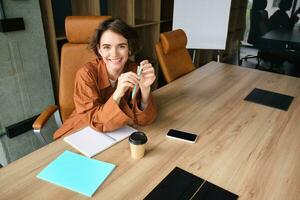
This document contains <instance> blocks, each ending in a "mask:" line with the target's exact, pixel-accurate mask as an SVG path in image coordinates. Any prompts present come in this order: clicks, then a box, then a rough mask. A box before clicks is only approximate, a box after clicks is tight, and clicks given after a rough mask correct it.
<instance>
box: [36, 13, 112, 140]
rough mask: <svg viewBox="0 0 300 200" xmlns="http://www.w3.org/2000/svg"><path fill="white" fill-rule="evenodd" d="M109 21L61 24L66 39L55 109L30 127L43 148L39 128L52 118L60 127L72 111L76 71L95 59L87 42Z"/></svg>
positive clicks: (81, 18)
mask: <svg viewBox="0 0 300 200" xmlns="http://www.w3.org/2000/svg"><path fill="white" fill-rule="evenodd" d="M109 18H111V17H110V16H69V17H67V18H66V20H65V29H66V37H67V40H68V43H65V44H64V45H63V47H62V50H61V63H60V77H59V94H58V101H59V105H58V106H57V105H50V106H48V107H47V108H46V109H45V110H44V111H43V112H42V113H41V115H40V116H39V117H38V118H37V119H36V120H35V122H34V123H33V125H32V127H33V131H34V134H35V135H36V136H37V138H38V139H39V140H40V141H41V142H42V143H43V144H47V142H46V140H45V138H44V137H43V135H42V134H41V133H42V128H43V126H44V125H45V124H46V122H47V121H48V120H49V119H50V117H51V116H53V115H54V117H55V121H56V123H57V125H58V127H60V126H61V124H62V122H64V121H65V120H66V119H67V118H68V116H69V115H70V114H71V113H72V111H73V110H74V107H75V106H74V102H73V91H74V79H75V75H76V72H77V70H78V69H79V67H81V66H83V65H84V64H85V63H87V62H88V61H91V60H93V59H95V58H96V55H95V54H94V53H93V52H92V51H90V50H89V49H88V48H87V46H88V43H89V38H90V37H91V36H92V34H93V33H94V31H95V29H96V28H97V27H98V25H99V24H100V23H101V22H103V21H105V20H107V19H109Z"/></svg>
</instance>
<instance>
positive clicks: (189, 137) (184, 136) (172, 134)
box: [167, 129, 198, 141]
mask: <svg viewBox="0 0 300 200" xmlns="http://www.w3.org/2000/svg"><path fill="white" fill-rule="evenodd" d="M167 136H169V137H174V138H178V139H183V140H188V141H195V140H196V139H197V137H198V135H196V134H192V133H187V132H183V131H178V130H174V129H170V130H169V132H168V133H167Z"/></svg>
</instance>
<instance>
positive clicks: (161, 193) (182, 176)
mask: <svg viewBox="0 0 300 200" xmlns="http://www.w3.org/2000/svg"><path fill="white" fill-rule="evenodd" d="M203 182H204V180H203V179H202V178H199V177H197V176H195V175H193V174H191V173H189V172H186V171H184V170H182V169H180V168H178V167H176V168H175V169H173V170H172V171H171V172H170V174H168V176H167V177H166V178H164V179H163V180H162V181H161V182H160V183H159V185H157V186H156V187H155V188H154V190H153V191H152V192H151V193H150V194H148V196H147V197H146V198H145V199H146V200H150V199H151V200H152V199H153V200H154V199H155V200H165V199H170V200H171V199H178V200H179V199H180V200H185V199H186V200H188V199H190V198H191V197H192V196H193V195H194V194H195V192H196V191H197V190H198V188H199V187H200V186H201V184H202V183H203Z"/></svg>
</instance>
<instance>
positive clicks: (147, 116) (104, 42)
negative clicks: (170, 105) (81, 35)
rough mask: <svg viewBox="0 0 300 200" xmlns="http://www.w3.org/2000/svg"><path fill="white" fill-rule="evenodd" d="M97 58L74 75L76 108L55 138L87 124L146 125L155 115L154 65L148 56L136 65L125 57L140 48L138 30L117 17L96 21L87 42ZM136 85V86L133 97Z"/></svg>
mask: <svg viewBox="0 0 300 200" xmlns="http://www.w3.org/2000/svg"><path fill="white" fill-rule="evenodd" d="M89 46H90V48H91V49H92V50H93V51H94V53H95V54H96V55H97V57H98V58H97V59H96V60H94V61H91V62H89V63H87V64H86V65H84V66H83V67H82V68H80V69H79V70H78V72H77V74H76V78H75V88H74V97H73V98H74V104H75V110H74V111H73V113H72V114H71V116H70V117H69V118H68V119H67V120H66V121H65V122H64V124H63V126H62V127H61V128H60V129H58V130H57V131H56V132H55V133H54V139H57V138H59V137H61V136H63V135H65V134H67V133H71V132H74V131H76V130H79V129H81V128H83V127H85V126H90V127H92V128H94V129H95V130H98V131H101V132H107V131H113V130H115V129H118V128H120V127H122V126H124V125H126V124H128V125H133V124H137V125H147V124H150V123H151V122H152V121H153V120H154V119H155V117H156V107H155V104H154V102H153V98H152V95H151V85H152V84H153V82H154V81H155V78H156V77H155V73H154V69H153V67H152V65H151V63H149V62H148V61H147V60H144V61H142V62H141V63H140V67H141V75H140V76H138V75H137V74H136V72H137V65H136V64H134V63H132V62H131V61H130V60H129V59H128V58H129V56H131V55H134V54H135V53H136V52H137V51H138V50H139V49H140V45H139V42H138V36H137V33H136V32H135V30H134V29H133V28H131V27H130V26H128V25H127V24H126V23H124V22H123V21H121V20H120V19H109V20H106V21H105V22H103V23H102V24H100V25H99V27H98V28H97V30H96V31H95V33H94V36H93V38H92V40H91V42H90V44H89ZM135 86H138V87H137V90H136V92H135V94H134V96H133V97H132V96H131V95H132V91H133V88H134V87H135Z"/></svg>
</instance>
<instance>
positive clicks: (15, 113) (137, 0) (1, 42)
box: [0, 0, 300, 166]
mask: <svg viewBox="0 0 300 200" xmlns="http://www.w3.org/2000/svg"><path fill="white" fill-rule="evenodd" d="M0 2H1V5H0V6H1V7H0V19H1V23H2V22H3V21H6V20H8V19H16V18H22V21H23V22H24V28H22V27H17V28H16V29H15V30H11V31H7V32H5V31H2V32H0V66H1V73H0V93H1V95H0V102H1V104H0V109H1V114H0V164H1V165H3V166H5V165H7V164H9V163H10V162H13V161H14V160H17V159H19V158H21V157H23V156H25V155H26V154H28V153H30V152H32V151H34V150H36V149H38V148H40V147H42V144H40V143H39V141H38V140H37V138H36V137H35V136H34V134H33V131H32V130H28V127H26V125H27V126H28V124H30V122H32V120H33V119H35V118H36V116H37V115H38V114H40V113H41V111H42V110H43V109H44V108H45V107H46V106H48V105H50V104H55V103H56V102H57V94H58V78H59V62H60V56H59V55H60V49H61V47H62V45H63V44H64V43H66V42H67V41H66V37H65V35H64V19H65V17H66V16H68V15H111V16H113V17H119V18H121V19H123V20H124V21H126V22H127V23H128V24H130V25H131V26H133V27H135V29H136V30H137V32H138V34H139V36H140V39H141V42H142V45H143V50H142V51H141V52H140V53H139V54H138V55H136V57H135V58H134V59H136V60H137V61H138V60H140V59H143V58H147V59H149V60H150V61H151V62H152V63H153V65H154V66H155V68H156V72H157V82H156V84H155V87H154V88H153V90H155V89H156V88H159V87H161V86H163V85H164V84H166V83H165V81H164V77H163V75H162V73H161V71H160V69H159V64H158V61H157V59H156V55H155V51H154V44H155V43H156V42H157V41H158V40H159V34H160V33H161V32H166V31H170V30H172V19H173V7H174V0H152V1H148V0H122V1H119V0H52V1H51V0H40V1H36V0H22V1H21V0H2V1H0ZM278 3H279V0H268V5H267V8H266V10H267V11H268V13H269V16H271V15H272V14H273V13H274V12H275V11H276V10H277V6H278ZM293 5H294V7H295V8H298V7H299V6H300V1H299V0H293ZM251 6H252V0H248V1H247V0H232V2H231V9H230V18H229V26H228V34H227V42H226V49H225V50H222V51H221V52H219V51H215V50H205V49H199V50H196V54H195V59H194V63H195V65H196V66H197V67H201V66H202V65H204V64H206V63H208V62H210V61H212V60H214V61H216V60H217V56H218V55H220V61H221V62H225V63H230V64H235V65H239V64H240V65H241V66H242V67H251V68H257V70H269V71H270V68H269V66H268V65H269V63H268V62H262V63H261V66H260V67H256V64H257V63H256V62H257V60H256V59H248V60H247V61H246V60H244V61H243V62H242V63H240V62H239V61H240V60H239V59H240V58H242V57H244V56H246V55H248V54H257V50H256V49H255V48H252V47H251V45H249V44H248V43H247V37H248V33H249V27H250V26H249V24H250V9H251ZM289 14H290V13H289ZM192 20H196V19H192ZM296 26H299V22H298V24H296ZM191 52H193V50H191ZM264 65H265V66H264ZM282 66H283V68H282V69H281V68H280V69H277V68H276V69H274V70H273V71H272V72H274V73H285V74H287V75H291V76H299V66H296V64H295V63H293V64H291V63H289V62H284V63H283V65H282ZM70 98H72V97H70ZM53 124H54V123H53ZM55 128H56V127H54V126H53V125H52V124H51V122H50V123H49V124H48V125H47V127H46V129H47V131H46V132H47V135H46V137H47V140H48V141H51V140H52V133H53V132H54V130H55ZM22 130H23V131H22ZM10 137H11V138H10Z"/></svg>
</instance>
